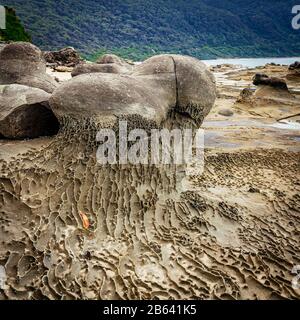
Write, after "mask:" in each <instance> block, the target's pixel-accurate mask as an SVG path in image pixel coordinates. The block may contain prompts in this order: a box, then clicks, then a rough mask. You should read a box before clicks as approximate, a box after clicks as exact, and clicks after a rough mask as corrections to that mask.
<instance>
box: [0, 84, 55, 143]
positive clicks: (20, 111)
mask: <svg viewBox="0 0 300 320" xmlns="http://www.w3.org/2000/svg"><path fill="white" fill-rule="evenodd" d="M49 97H50V94H49V93H47V92H45V91H43V90H41V89H37V88H31V87H28V86H23V85H19V84H10V85H0V135H2V136H3V137H5V138H10V139H24V138H36V137H40V136H48V135H53V134H56V133H57V131H58V129H59V123H58V121H57V118H56V117H55V115H54V114H53V112H52V111H51V109H50V107H49V102H48V100H49Z"/></svg>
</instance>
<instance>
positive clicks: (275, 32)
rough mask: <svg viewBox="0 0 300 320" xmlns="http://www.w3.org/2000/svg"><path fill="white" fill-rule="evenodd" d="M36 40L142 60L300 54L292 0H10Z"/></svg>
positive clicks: (45, 44) (52, 46)
mask: <svg viewBox="0 0 300 320" xmlns="http://www.w3.org/2000/svg"><path fill="white" fill-rule="evenodd" d="M7 4H8V5H10V6H12V7H14V8H15V9H16V10H17V13H18V15H19V16H20V17H21V19H22V21H24V23H25V26H26V28H27V29H28V30H29V31H30V33H31V35H32V40H33V43H35V44H37V45H38V46H40V47H42V48H43V49H47V50H48V49H51V50H53V49H59V48H61V47H65V46H73V47H75V48H76V49H78V50H79V51H80V52H81V53H83V54H84V55H89V56H92V57H93V56H95V55H98V54H99V53H101V52H107V51H110V52H115V53H118V54H121V55H122V56H124V57H127V58H131V59H135V60H140V59H143V58H145V57H147V56H149V55H153V54H155V53H158V52H174V53H182V54H189V55H193V56H196V57H199V58H213V57H233V56H235V57H245V56H249V57H251V56H252V57H253V56H291V55H299V52H300V31H295V30H293V29H292V27H291V19H292V14H291V9H292V7H293V5H295V4H296V3H295V1H294V0H272V1H271V0H267V1H266V0H26V1H25V0H7Z"/></svg>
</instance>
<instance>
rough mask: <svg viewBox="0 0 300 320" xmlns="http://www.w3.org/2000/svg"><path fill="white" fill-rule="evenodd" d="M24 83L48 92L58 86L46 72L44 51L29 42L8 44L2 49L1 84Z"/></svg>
mask: <svg viewBox="0 0 300 320" xmlns="http://www.w3.org/2000/svg"><path fill="white" fill-rule="evenodd" d="M14 83H16V84H22V85H27V86H30V87H34V88H39V89H42V90H44V91H46V92H48V93H51V92H53V91H54V89H55V88H56V86H57V83H56V82H55V80H54V79H53V78H52V77H51V76H49V75H48V74H46V63H45V61H44V59H43V54H42V51H41V50H40V49H39V48H37V47H36V46H34V45H32V44H30V43H28V42H15V43H10V44H7V45H6V46H5V47H4V48H3V49H2V50H1V51H0V84H14Z"/></svg>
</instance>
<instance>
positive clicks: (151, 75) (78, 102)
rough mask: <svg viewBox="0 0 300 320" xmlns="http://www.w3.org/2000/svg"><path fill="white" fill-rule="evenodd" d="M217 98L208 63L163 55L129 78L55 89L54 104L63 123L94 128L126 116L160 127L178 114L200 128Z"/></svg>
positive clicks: (91, 77)
mask: <svg viewBox="0 0 300 320" xmlns="http://www.w3.org/2000/svg"><path fill="white" fill-rule="evenodd" d="M215 99H216V88H215V80H214V77H213V75H212V74H211V73H210V71H209V70H208V69H207V67H206V66H205V64H204V63H202V62H201V61H199V60H197V59H194V58H191V57H186V56H180V55H159V56H154V57H152V58H150V59H148V60H146V61H145V62H143V63H142V64H140V65H138V66H136V67H135V68H133V70H132V72H130V73H128V74H118V73H117V74H113V73H88V74H82V75H79V76H77V77H74V78H73V79H72V80H70V81H67V82H65V83H63V84H62V85H61V86H60V87H59V88H57V89H56V90H55V92H54V94H53V95H52V96H51V98H50V105H51V107H52V109H53V111H54V113H55V114H56V116H57V117H58V119H59V120H60V121H61V122H64V120H63V119H65V117H70V118H73V119H77V120H79V121H80V120H82V119H84V118H85V119H89V121H92V122H94V123H101V121H103V119H104V118H105V117H110V118H114V119H115V118H119V117H126V118H131V119H133V118H134V119H137V118H139V119H140V118H141V119H143V121H144V122H147V123H150V122H151V123H154V124H156V125H161V124H162V122H163V121H165V120H166V119H167V118H168V116H169V115H170V112H175V113H177V114H181V115H182V116H183V117H185V118H189V119H192V120H194V121H195V123H197V125H201V123H202V121H203V119H204V117H205V116H206V115H207V114H208V113H209V111H210V109H211V108H212V106H213V104H214V101H215ZM143 121H142V122H143ZM139 124H140V125H142V123H141V122H139ZM136 125H137V126H138V124H136Z"/></svg>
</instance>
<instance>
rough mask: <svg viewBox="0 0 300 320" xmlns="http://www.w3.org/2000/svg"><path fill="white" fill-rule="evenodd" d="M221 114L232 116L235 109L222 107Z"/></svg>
mask: <svg viewBox="0 0 300 320" xmlns="http://www.w3.org/2000/svg"><path fill="white" fill-rule="evenodd" d="M218 113H219V114H220V115H221V116H224V117H231V116H233V111H231V110H230V109H221V110H219V112H218Z"/></svg>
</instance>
